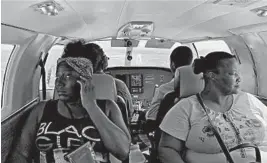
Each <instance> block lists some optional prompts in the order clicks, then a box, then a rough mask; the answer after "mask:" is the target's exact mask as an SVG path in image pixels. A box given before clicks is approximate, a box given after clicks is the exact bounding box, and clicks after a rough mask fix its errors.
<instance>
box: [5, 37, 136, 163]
mask: <svg viewBox="0 0 267 163" xmlns="http://www.w3.org/2000/svg"><path fill="white" fill-rule="evenodd" d="M69 53H76V54H77V55H76V57H69V56H71V55H70V54H69ZM85 53H86V51H85V49H84V46H83V45H82V42H75V43H70V44H68V45H67V46H66V48H65V50H64V54H63V56H62V57H61V58H60V59H59V60H58V62H57V71H56V81H55V89H56V91H57V94H58V97H59V99H58V100H50V101H42V102H40V103H39V104H37V106H36V108H34V109H33V111H32V112H31V113H30V115H29V117H28V119H27V120H26V122H25V125H24V127H23V129H22V133H21V136H20V137H19V139H18V140H17V141H16V143H15V146H14V150H13V152H12V153H11V156H10V157H9V160H8V162H21V163H24V162H25V163H26V162H27V163H30V162H32V160H34V161H35V162H37V163H67V162H69V161H70V160H68V158H69V157H67V156H68V155H69V154H71V153H72V152H74V151H75V150H78V149H79V148H80V147H81V146H83V145H84V144H87V145H88V149H89V150H80V151H79V152H81V151H82V152H84V153H79V152H78V154H80V155H81V156H82V155H83V154H88V153H86V152H89V153H90V155H91V156H92V158H93V160H94V161H95V162H97V163H104V162H105V163H106V162H107V163H109V162H110V161H109V154H110V153H111V154H113V155H114V156H116V157H117V158H118V159H120V160H124V159H126V158H127V157H128V153H129V146H130V142H131V140H130V139H131V138H130V134H129V132H128V129H127V127H126V125H125V123H124V122H123V118H122V115H121V112H120V110H119V108H118V106H117V104H116V103H115V102H114V101H111V100H107V101H106V103H105V107H99V101H97V100H96V96H95V90H94V86H93V84H92V83H91V81H92V73H93V68H92V62H91V61H90V60H89V59H86V58H83V57H80V56H83V55H84V54H85Z"/></svg>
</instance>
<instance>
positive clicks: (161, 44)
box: [145, 39, 175, 49]
mask: <svg viewBox="0 0 267 163" xmlns="http://www.w3.org/2000/svg"><path fill="white" fill-rule="evenodd" d="M174 44H175V42H174V41H170V40H164V39H151V40H148V41H147V43H146V45H145V47H146V48H160V49H170V48H172V46H173V45H174Z"/></svg>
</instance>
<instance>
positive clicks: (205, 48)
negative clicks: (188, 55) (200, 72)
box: [194, 40, 232, 57]
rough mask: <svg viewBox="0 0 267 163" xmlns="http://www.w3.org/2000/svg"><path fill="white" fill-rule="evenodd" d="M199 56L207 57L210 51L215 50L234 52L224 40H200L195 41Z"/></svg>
mask: <svg viewBox="0 0 267 163" xmlns="http://www.w3.org/2000/svg"><path fill="white" fill-rule="evenodd" d="M194 45H195V47H196V49H197V52H198V57H201V56H203V57H205V56H206V55H207V54H208V53H210V52H214V51H225V52H228V53H230V54H232V52H231V50H230V48H229V47H228V45H227V44H226V43H225V42H224V41H223V40H212V41H200V42H195V43H194Z"/></svg>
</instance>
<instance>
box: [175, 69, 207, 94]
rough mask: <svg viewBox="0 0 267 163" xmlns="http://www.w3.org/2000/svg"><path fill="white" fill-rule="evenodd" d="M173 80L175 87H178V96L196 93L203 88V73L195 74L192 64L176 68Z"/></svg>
mask: <svg viewBox="0 0 267 163" xmlns="http://www.w3.org/2000/svg"><path fill="white" fill-rule="evenodd" d="M174 81H175V82H174V83H175V88H177V87H179V89H180V98H184V97H188V96H191V95H194V94H197V93H199V92H201V91H202V90H203V89H204V79H203V75H202V73H201V74H198V75H197V74H195V73H194V71H193V67H192V65H188V66H182V67H179V68H177V69H176V71H175V77H174Z"/></svg>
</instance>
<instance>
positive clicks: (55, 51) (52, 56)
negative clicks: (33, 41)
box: [39, 45, 64, 90]
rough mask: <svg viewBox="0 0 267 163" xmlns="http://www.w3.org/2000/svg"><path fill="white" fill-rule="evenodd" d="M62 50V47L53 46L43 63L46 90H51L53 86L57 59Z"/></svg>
mask: <svg viewBox="0 0 267 163" xmlns="http://www.w3.org/2000/svg"><path fill="white" fill-rule="evenodd" d="M63 50H64V46H63V45H55V46H53V47H52V48H51V49H50V50H49V52H48V57H47V60H46V63H45V70H46V89H47V90H49V89H50V90H53V89H54V86H55V75H56V66H57V59H58V58H59V57H61V55H62V53H63ZM41 83H42V79H41V80H40V88H39V89H40V90H42V84H41Z"/></svg>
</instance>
